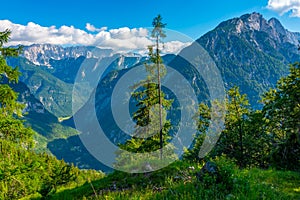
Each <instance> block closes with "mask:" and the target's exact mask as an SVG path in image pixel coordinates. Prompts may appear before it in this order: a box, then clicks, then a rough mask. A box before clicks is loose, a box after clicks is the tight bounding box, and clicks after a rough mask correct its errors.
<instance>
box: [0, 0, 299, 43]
mask: <svg viewBox="0 0 300 200" xmlns="http://www.w3.org/2000/svg"><path fill="white" fill-rule="evenodd" d="M278 2H281V4H282V5H278ZM268 3H269V4H271V5H272V6H273V7H271V9H268V8H267V5H268ZM1 7H2V10H1V12H0V20H9V21H10V22H12V23H14V24H21V25H24V26H26V25H27V24H28V23H29V22H33V23H35V24H38V25H40V26H41V27H50V26H55V27H56V28H60V27H61V26H63V25H65V26H68V27H70V26H72V27H75V28H76V29H81V30H84V31H87V29H86V25H87V23H89V24H90V25H93V26H94V27H96V28H101V27H107V30H110V29H118V28H121V27H129V28H130V29H131V28H138V27H149V26H151V22H152V19H153V17H155V16H156V15H157V14H159V13H160V14H161V15H162V16H163V18H164V21H165V22H166V23H167V28H169V29H172V30H176V31H179V32H181V33H184V34H186V35H188V36H189V37H191V38H193V39H197V38H199V37H200V36H201V35H203V34H204V33H206V32H207V31H209V30H211V29H213V28H214V27H216V26H217V25H218V24H219V23H220V22H222V21H224V20H227V19H230V18H233V17H239V16H241V15H243V14H245V13H251V12H254V11H255V12H259V13H261V14H263V15H264V17H265V18H267V19H269V18H271V17H276V18H278V19H279V20H280V21H281V22H282V24H283V25H284V26H285V27H286V28H287V29H289V30H292V31H299V32H300V0H226V1H224V0H185V1H183V0H172V1H170V0H161V1H159V0H107V1H102V0H85V1H70V0H51V1H37V0H14V1H13V3H11V1H4V2H1ZM291 15H298V17H291ZM0 23H1V22H0ZM3 26H4V25H3ZM99 30H100V29H99ZM15 37H16V36H15Z"/></svg>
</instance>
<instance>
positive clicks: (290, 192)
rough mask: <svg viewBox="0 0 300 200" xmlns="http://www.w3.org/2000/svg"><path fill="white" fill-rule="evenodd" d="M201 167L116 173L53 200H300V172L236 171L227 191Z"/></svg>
mask: <svg viewBox="0 0 300 200" xmlns="http://www.w3.org/2000/svg"><path fill="white" fill-rule="evenodd" d="M189 166H194V167H195V170H189V169H188V167H189ZM200 168H201V165H196V164H188V163H185V162H181V161H180V162H177V163H174V164H172V165H171V166H169V167H167V168H165V169H162V170H160V171H157V172H153V173H150V174H131V175H130V174H126V173H122V172H115V173H112V174H109V175H107V176H106V177H104V178H102V179H99V180H97V181H93V182H88V181H87V182H86V183H85V184H83V185H81V186H79V187H78V186H77V187H73V188H72V187H69V188H61V190H60V191H59V192H58V193H56V194H55V195H54V196H52V197H51V198H50V199H53V200H58V199H59V200H63V199H65V200H69V199H276V200H277V199H300V173H298V172H291V171H277V170H272V169H269V170H261V169H256V168H254V169H250V170H246V169H244V170H240V169H234V170H233V174H232V177H231V178H232V180H233V182H232V183H233V186H232V188H231V189H230V190H227V189H224V188H225V187H227V186H226V184H222V183H217V184H215V183H213V182H212V183H210V184H207V185H205V184H203V183H200V182H199V181H198V180H197V178H196V175H195V174H196V171H199V169H200ZM225 169H226V168H225ZM228 169H229V168H228ZM114 185H115V186H114ZM114 187H115V188H117V189H116V190H114V189H113V188H114ZM95 194H97V195H95Z"/></svg>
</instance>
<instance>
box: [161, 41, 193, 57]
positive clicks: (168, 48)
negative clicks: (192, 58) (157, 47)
mask: <svg viewBox="0 0 300 200" xmlns="http://www.w3.org/2000/svg"><path fill="white" fill-rule="evenodd" d="M190 44H191V43H190V42H180V41H171V42H166V43H165V44H164V45H163V46H164V48H163V50H162V52H163V53H175V54H178V53H179V51H180V50H182V49H183V48H184V47H187V46H189V45H190Z"/></svg>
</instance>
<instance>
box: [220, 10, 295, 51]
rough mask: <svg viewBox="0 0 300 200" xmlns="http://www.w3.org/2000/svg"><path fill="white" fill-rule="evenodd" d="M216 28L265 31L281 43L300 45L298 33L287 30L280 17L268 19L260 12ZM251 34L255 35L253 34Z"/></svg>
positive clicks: (244, 31) (243, 16)
mask: <svg viewBox="0 0 300 200" xmlns="http://www.w3.org/2000/svg"><path fill="white" fill-rule="evenodd" d="M216 29H219V30H223V32H228V33H229V34H238V35H240V34H242V35H243V34H248V33H249V32H250V33H251V32H252V33H253V32H264V33H267V34H268V36H269V37H270V38H272V39H273V40H275V41H277V42H278V43H279V44H282V43H291V44H293V45H298V40H299V39H300V38H299V34H298V33H293V32H290V31H288V30H286V29H285V28H284V27H283V25H282V24H281V23H280V21H279V20H278V19H276V18H271V19H270V20H266V19H265V18H264V17H263V16H262V15H261V14H260V13H256V12H254V13H251V14H245V15H242V16H241V17H239V18H233V19H230V20H228V21H225V22H222V23H221V24H220V25H219V26H218V27H217V28H216ZM250 35H252V36H253V34H250ZM253 39H254V38H253Z"/></svg>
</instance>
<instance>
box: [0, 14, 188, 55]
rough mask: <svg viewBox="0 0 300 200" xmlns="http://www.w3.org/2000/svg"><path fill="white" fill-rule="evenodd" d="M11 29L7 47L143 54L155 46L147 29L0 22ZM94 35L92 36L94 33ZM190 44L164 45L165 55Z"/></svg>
mask: <svg viewBox="0 0 300 200" xmlns="http://www.w3.org/2000/svg"><path fill="white" fill-rule="evenodd" d="M5 29H10V30H11V31H12V35H11V39H10V40H9V43H8V44H7V45H19V44H22V45H31V44H37V43H38V44H57V45H92V46H98V47H102V48H110V49H113V50H115V51H117V52H128V51H136V52H143V51H145V50H146V49H147V46H149V45H151V44H152V41H151V40H150V39H149V37H148V30H147V29H145V28H132V29H130V28H128V27H122V28H118V29H111V30H107V28H106V27H103V28H96V27H95V26H93V25H92V24H90V23H87V24H86V29H87V31H89V32H87V31H85V30H81V29H78V28H75V27H74V26H65V25H64V26H61V27H56V26H50V27H44V26H41V25H39V24H36V23H33V22H29V23H28V24H27V25H21V24H15V23H12V22H11V21H9V20H0V31H3V30H5ZM91 32H93V33H91ZM187 44H188V43H182V42H179V41H172V42H167V43H165V49H164V52H165V53H176V52H178V51H179V50H180V49H181V48H183V47H185V46H187Z"/></svg>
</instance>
